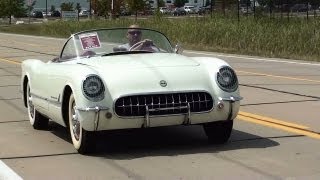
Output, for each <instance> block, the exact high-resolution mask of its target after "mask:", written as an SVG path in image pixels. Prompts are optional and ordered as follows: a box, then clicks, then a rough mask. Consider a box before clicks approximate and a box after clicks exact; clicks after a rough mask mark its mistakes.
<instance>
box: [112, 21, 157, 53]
mask: <svg viewBox="0 0 320 180" xmlns="http://www.w3.org/2000/svg"><path fill="white" fill-rule="evenodd" d="M129 28H130V29H128V32H127V39H128V43H126V44H123V45H120V46H118V47H116V48H115V49H114V51H139V50H142V51H151V52H158V51H159V49H158V48H157V47H156V46H155V45H154V44H153V41H152V40H150V39H144V40H141V37H142V31H141V30H140V29H139V26H138V25H136V24H133V25H130V26H129Z"/></svg>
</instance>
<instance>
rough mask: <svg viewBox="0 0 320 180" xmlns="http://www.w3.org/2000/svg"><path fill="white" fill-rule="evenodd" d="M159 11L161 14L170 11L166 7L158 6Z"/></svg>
mask: <svg viewBox="0 0 320 180" xmlns="http://www.w3.org/2000/svg"><path fill="white" fill-rule="evenodd" d="M159 11H160V13H162V14H168V13H169V12H170V11H169V9H168V8H167V7H160V8H159Z"/></svg>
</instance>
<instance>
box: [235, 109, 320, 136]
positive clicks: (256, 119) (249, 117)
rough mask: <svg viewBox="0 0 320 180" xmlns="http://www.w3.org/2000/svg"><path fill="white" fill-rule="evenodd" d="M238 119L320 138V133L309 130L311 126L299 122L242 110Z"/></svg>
mask: <svg viewBox="0 0 320 180" xmlns="http://www.w3.org/2000/svg"><path fill="white" fill-rule="evenodd" d="M237 119H239V120H243V121H247V122H251V123H255V124H260V125H263V126H268V127H272V128H275V129H280V130H284V131H287V132H291V133H295V134H301V135H305V136H308V137H312V138H315V139H320V133H317V132H314V131H312V130H308V128H309V127H306V126H303V125H299V124H294V123H289V122H285V121H281V120H277V119H272V118H269V117H264V116H260V115H256V114H251V113H247V112H241V111H240V112H239V114H238V116H237Z"/></svg>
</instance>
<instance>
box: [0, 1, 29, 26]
mask: <svg viewBox="0 0 320 180" xmlns="http://www.w3.org/2000/svg"><path fill="white" fill-rule="evenodd" d="M24 3H25V0H1V1H0V9H1V11H0V17H9V24H11V21H12V19H11V17H12V16H17V17H21V16H23V15H25V14H26V12H27V9H26V8H25V4H24Z"/></svg>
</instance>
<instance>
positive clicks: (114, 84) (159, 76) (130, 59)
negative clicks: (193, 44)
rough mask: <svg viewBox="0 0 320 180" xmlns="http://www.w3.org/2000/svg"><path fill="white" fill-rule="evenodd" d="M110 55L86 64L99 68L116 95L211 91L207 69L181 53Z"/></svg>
mask: <svg viewBox="0 0 320 180" xmlns="http://www.w3.org/2000/svg"><path fill="white" fill-rule="evenodd" d="M108 58H109V59H107V58H106V59H95V60H94V59H92V60H93V61H92V62H90V63H89V61H88V63H87V65H88V66H89V67H91V68H94V69H95V71H97V72H98V74H99V75H100V76H101V78H102V79H103V81H104V82H105V85H106V89H108V93H110V96H111V97H112V98H113V99H116V98H118V97H120V96H125V95H130V94H150V93H168V92H181V91H209V89H210V86H211V83H210V82H209V81H210V78H209V77H208V72H207V71H206V69H205V68H204V67H202V66H201V65H200V64H199V63H198V62H197V61H195V60H193V59H192V58H189V57H185V56H182V55H177V54H135V55H120V56H114V57H112V58H111V57H108ZM95 61H96V62H95ZM83 64H85V63H83ZM213 74H214V73H212V75H213ZM160 81H166V83H167V85H166V86H165V87H163V86H161V85H160Z"/></svg>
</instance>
